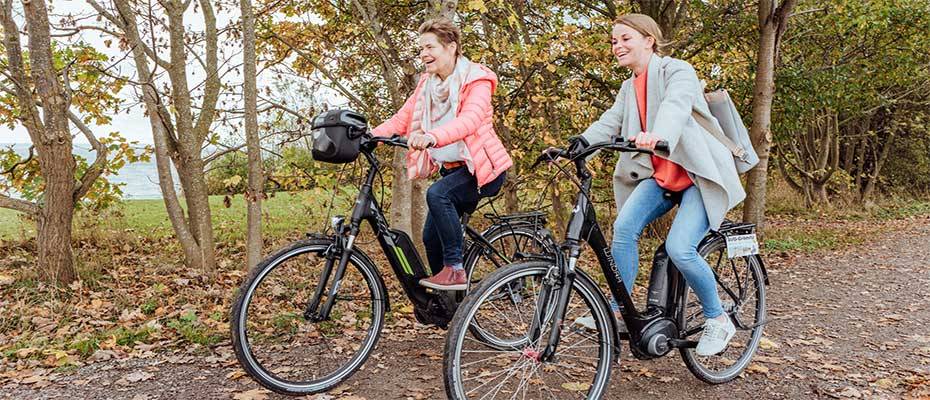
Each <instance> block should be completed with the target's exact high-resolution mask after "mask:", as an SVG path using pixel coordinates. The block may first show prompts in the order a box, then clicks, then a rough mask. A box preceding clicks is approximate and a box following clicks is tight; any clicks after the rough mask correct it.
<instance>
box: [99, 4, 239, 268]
mask: <svg viewBox="0 0 930 400" xmlns="http://www.w3.org/2000/svg"><path fill="white" fill-rule="evenodd" d="M86 1H87V3H88V4H90V5H91V6H92V7H93V8H94V9H95V10H97V11H98V12H99V13H100V15H102V16H103V17H104V18H106V19H107V20H109V21H110V22H111V23H113V24H114V25H116V26H117V27H118V28H119V29H120V31H121V32H120V33H121V34H122V36H121V37H120V38H121V40H126V41H127V42H128V43H129V47H130V50H131V51H132V57H133V61H134V64H135V67H136V72H137V76H138V80H139V81H140V82H139V87H140V88H141V92H142V100H143V102H144V104H145V108H146V111H147V114H148V116H149V123H150V125H151V128H152V137H153V139H154V144H155V161H156V166H157V168H158V181H159V186H160V187H161V190H162V196H163V197H164V201H165V208H166V210H167V212H168V218H169V220H170V221H171V225H172V227H173V228H174V232H175V235H176V236H177V238H178V242H179V243H180V245H181V248H182V250H183V252H184V262H185V264H186V265H187V266H189V267H191V268H196V269H200V270H202V271H204V272H206V273H208V274H212V272H213V270H214V267H215V254H214V251H215V246H214V237H213V223H212V221H211V211H210V204H209V201H208V197H207V188H206V180H205V177H204V168H203V167H204V160H203V156H202V154H201V149H202V146H203V144H204V141H205V138H206V137H207V135H208V134H209V132H210V128H211V125H212V124H213V122H214V121H215V118H216V113H215V111H216V104H217V101H218V100H217V99H218V96H219V91H220V89H221V83H220V80H219V79H220V78H219V77H220V74H219V72H218V67H217V65H218V58H217V48H218V31H217V29H216V17H215V15H214V13H213V6H212V4H211V3H210V2H209V1H206V0H200V1H199V4H200V10H199V11H200V14H201V15H203V22H204V27H205V31H204V35H203V41H204V49H205V53H204V54H203V56H202V57H200V58H199V60H200V61H202V62H203V66H204V68H205V72H206V81H205V82H204V85H203V93H202V96H201V98H202V100H201V104H200V105H199V107H197V109H198V110H199V111H200V112H199V114H198V115H196V117H195V115H194V113H193V110H194V106H193V104H192V99H191V91H190V89H189V86H188V82H187V79H188V72H189V71H187V68H186V67H187V54H186V52H187V51H188V49H187V47H186V45H185V40H186V39H187V37H188V35H187V32H185V25H184V18H183V17H184V13H185V10H186V8H187V7H189V6H190V4H191V2H189V1H186V2H181V1H178V0H166V1H164V2H160V3H159V4H161V6H162V7H164V11H165V14H167V22H168V27H167V28H168V46H167V47H168V49H169V54H170V60H165V59H163V58H162V57H161V56H160V55H159V54H158V53H157V52H156V49H159V48H160V47H155V48H153V47H150V46H149V45H148V44H147V43H146V42H145V41H143V39H142V37H141V36H140V31H139V28H138V24H137V22H136V18H137V16H138V15H142V16H143V17H144V18H160V16H155V15H153V10H148V11H149V12H148V13H139V12H136V10H134V9H133V8H132V5H131V3H130V2H129V1H127V0H114V1H113V4H114V6H115V10H114V11H115V14H114V13H112V12H111V11H110V10H108V9H106V8H104V7H103V6H101V5H100V3H98V2H97V1H96V0H86ZM133 4H134V3H133ZM140 6H144V5H140ZM153 40H155V39H154V38H153ZM160 46H163V44H162V45H160ZM149 59H151V60H152V61H153V62H154V63H155V64H156V67H161V68H164V69H165V70H166V71H167V73H168V74H167V75H168V78H169V80H168V83H170V89H171V93H170V97H171V98H170V103H168V102H164V101H163V100H162V96H161V95H160V94H159V93H157V92H156V90H155V87H156V86H160V85H158V84H157V83H155V82H154V81H153V74H152V70H151V68H150V66H149ZM169 107H170V111H169ZM172 163H173V164H174V167H175V169H176V170H177V173H178V178H179V180H180V183H181V187H182V189H183V191H184V198H185V200H186V205H187V215H186V216H185V212H184V209H183V208H182V206H181V202H180V201H179V199H178V196H177V192H176V190H175V188H174V178H173V177H172V175H171V164H172Z"/></svg>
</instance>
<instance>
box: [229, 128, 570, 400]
mask: <svg viewBox="0 0 930 400" xmlns="http://www.w3.org/2000/svg"><path fill="white" fill-rule="evenodd" d="M339 112H343V111H339ZM338 118H342V119H347V120H348V122H345V121H344V122H345V123H342V128H344V129H343V131H344V132H342V133H338V132H337V133H336V136H337V137H335V138H334V139H335V140H336V141H339V140H344V139H348V141H347V142H346V143H348V146H349V147H350V148H351V147H352V146H357V147H355V149H357V150H355V151H356V154H355V157H354V158H357V153H361V154H363V155H364V156H365V159H366V160H367V161H368V164H369V169H368V173H367V176H366V177H365V180H364V182H363V183H362V184H361V186H360V188H359V193H358V196H357V199H356V201H355V205H354V207H353V208H352V214H351V217H350V218H349V219H348V220H346V218H344V217H341V216H340V217H335V218H333V221H332V224H333V228H334V233H332V234H330V235H325V234H308V238H307V239H306V240H301V241H298V242H295V243H293V244H291V245H289V246H286V247H285V248H283V249H281V250H279V251H277V252H275V253H274V254H272V255H271V256H269V257H267V258H266V259H265V260H264V261H263V262H261V263H260V264H259V265H258V266H256V267H255V268H254V269H253V270H252V271H251V273H250V274H249V277H248V279H246V281H245V282H244V283H243V284H242V286H241V288H240V289H239V295H238V298H237V300H236V301H235V302H234V305H233V309H232V315H231V322H230V328H231V334H232V344H233V347H234V348H235V351H236V357H237V358H238V360H239V363H240V365H242V367H243V368H244V369H245V371H246V372H248V373H249V375H251V376H252V377H253V378H254V379H256V380H257V381H258V382H259V383H260V384H261V385H262V386H264V387H266V388H268V389H271V390H273V391H275V392H278V393H282V394H289V395H305V394H312V393H318V392H322V391H326V390H328V389H331V388H333V387H334V386H336V385H338V384H339V383H340V382H342V381H343V380H345V379H347V378H348V377H349V376H351V375H352V374H353V373H354V372H355V371H356V370H357V369H358V368H360V367H361V366H362V364H363V363H364V362H365V361H366V359H367V358H368V356H369V355H370V354H371V352H372V351H373V350H374V348H375V345H376V344H377V342H378V339H379V337H380V334H381V330H382V327H383V325H384V322H385V318H389V316H388V314H387V312H388V311H389V310H390V303H389V298H388V290H387V288H386V286H385V282H384V280H383V278H382V275H381V272H380V271H379V270H378V268H377V266H376V265H377V264H376V263H375V261H374V260H373V259H372V258H370V257H369V256H368V255H366V254H365V253H364V252H363V251H362V250H361V249H360V248H358V246H357V245H356V244H357V243H356V238H357V237H358V235H359V232H360V228H361V224H362V222H363V221H367V222H368V223H369V224H370V225H371V227H372V229H373V230H374V233H375V235H376V236H377V238H378V243H379V244H380V246H381V250H382V251H383V253H384V257H385V258H386V259H387V263H388V264H389V265H390V266H391V269H393V271H394V273H395V274H396V275H397V278H398V281H399V282H400V286H401V288H402V289H403V291H404V292H405V293H406V295H407V297H408V298H409V299H410V301H411V302H412V303H413V313H414V315H415V317H416V319H417V320H418V321H419V322H421V323H424V324H432V325H438V326H441V327H445V326H446V324H447V323H448V321H449V320H450V319H451V318H452V315H453V313H454V311H455V307H456V305H457V302H458V301H461V298H462V297H464V293H462V292H441V291H433V290H431V289H427V288H424V287H422V286H420V285H419V283H418V282H419V281H420V279H423V278H426V277H429V276H430V271H429V269H428V268H426V267H424V264H423V262H422V261H421V259H420V256H419V254H418V253H417V250H416V248H415V247H414V245H413V242H412V241H411V240H410V237H409V236H408V235H407V234H406V233H404V232H403V231H400V230H396V229H391V228H390V226H389V224H388V222H387V220H386V219H385V217H384V213H383V212H382V210H381V207H380V205H379V204H378V202H377V201H376V199H375V196H374V195H373V193H372V186H373V184H374V179H375V177H376V175H377V174H378V173H379V168H380V163H379V161H378V159H377V158H376V157H375V155H374V149H375V147H376V146H377V145H378V144H379V143H382V144H385V145H389V146H400V147H406V142H405V140H404V139H401V138H397V137H394V138H380V137H372V136H371V135H370V134H369V133H368V131H367V124H366V123H364V120H363V119H362V120H358V119H360V118H363V117H360V116H359V115H357V114H355V115H348V117H347V116H346V115H340V116H338ZM338 118H337V119H338ZM353 118H354V119H355V120H353ZM337 123H339V122H338V121H337ZM314 125H317V124H316V123H315V124H314ZM315 127H316V126H315ZM316 134H319V132H317V133H316ZM340 135H343V136H340ZM323 141H325V140H324V139H323V138H316V139H315V142H323ZM353 141H354V142H353ZM342 145H343V146H345V145H346V144H345V143H343V144H342ZM318 146H321V145H320V144H319V143H314V148H315V151H316V147H318ZM349 153H351V151H350V152H349ZM314 154H315V156H314V157H315V158H317V155H316V153H314ZM319 158H323V159H325V160H327V161H328V160H334V159H336V158H338V157H328V158H327V157H319ZM350 159H353V157H351V154H350V156H349V157H343V159H342V161H339V162H349V161H346V160H350ZM487 217H488V219H489V220H490V221H491V222H492V225H491V226H490V227H488V228H487V229H485V230H483V231H482V232H480V233H479V232H478V231H476V230H475V229H473V228H472V227H470V226H468V225H467V222H468V214H465V215H464V216H463V226H465V232H464V233H463V235H465V246H464V249H465V251H464V256H465V262H464V266H465V268H466V269H467V271H468V276H469V287H471V285H472V284H473V283H474V282H476V281H477V280H479V279H480V277H481V276H482V275H484V274H486V273H488V272H489V271H491V270H493V269H496V268H498V267H500V266H503V265H506V264H509V263H512V262H514V261H516V260H519V259H535V258H541V257H543V256H542V255H543V254H545V253H546V252H550V253H551V252H553V251H555V250H551V251H550V250H545V249H544V248H543V247H542V246H543V244H544V243H543V242H542V239H540V238H545V237H546V236H547V235H548V233H546V232H544V231H541V229H544V228H543V226H545V215H544V214H543V213H541V212H530V213H523V214H515V215H506V216H495V215H487ZM432 272H433V273H436V272H438V271H432ZM471 329H472V330H473V332H474V333H475V335H476V337H481V338H482V340H487V341H488V343H489V344H490V345H492V346H501V345H505V344H507V343H508V342H506V341H502V340H501V339H499V338H495V337H493V336H492V335H489V334H487V333H486V331H485V330H484V328H483V327H482V323H481V322H480V321H476V322H475V324H474V325H473V326H472V327H471Z"/></svg>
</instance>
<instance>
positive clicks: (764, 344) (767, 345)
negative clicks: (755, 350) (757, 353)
mask: <svg viewBox="0 0 930 400" xmlns="http://www.w3.org/2000/svg"><path fill="white" fill-rule="evenodd" d="M779 347H780V346H779V345H778V344H777V343H775V342H773V341H771V340H769V338H765V337H764V338H762V339H761V340H759V348H761V349H763V350H772V349H777V348H779Z"/></svg>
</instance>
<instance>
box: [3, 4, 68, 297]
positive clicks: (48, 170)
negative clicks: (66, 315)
mask: <svg viewBox="0 0 930 400" xmlns="http://www.w3.org/2000/svg"><path fill="white" fill-rule="evenodd" d="M12 7H13V4H12V0H7V1H6V2H3V3H2V8H3V9H2V10H0V23H2V25H3V31H4V47H5V48H6V52H7V62H6V64H7V69H8V70H9V72H10V74H9V75H8V76H10V77H11V79H13V80H17V79H18V80H19V81H18V82H16V84H15V86H16V89H15V91H16V95H17V100H18V103H19V105H20V109H21V111H20V116H19V118H20V120H21V121H22V122H23V125H24V126H25V127H26V129H27V131H28V132H29V136H30V139H31V140H32V142H33V145H34V146H35V147H36V150H38V157H39V170H40V172H41V175H42V179H43V180H44V181H45V188H44V189H43V192H42V204H41V205H37V204H31V207H28V208H29V209H32V210H33V211H34V213H33V215H35V216H36V221H37V224H36V225H37V235H36V242H37V247H38V250H39V251H38V268H39V271H40V273H41V274H43V275H44V276H45V277H46V278H47V279H48V280H50V281H53V282H56V283H59V284H68V283H71V282H72V281H74V280H75V278H76V274H75V271H74V262H73V259H72V253H71V221H72V218H73V216H74V206H75V202H76V199H77V198H78V197H79V196H78V194H79V193H82V190H83V187H82V186H81V185H79V184H78V182H77V181H76V180H75V178H74V173H75V162H74V158H73V157H72V156H71V150H72V147H71V146H72V142H71V134H70V129H69V127H68V113H69V108H70V102H71V99H70V92H68V88H67V87H64V85H62V83H61V82H60V81H59V77H58V71H57V70H56V68H55V63H54V57H53V55H52V45H51V32H50V31H51V26H50V24H49V20H48V8H47V6H46V4H45V1H44V0H32V1H24V2H23V11H24V13H23V14H24V17H25V20H26V32H27V34H28V38H29V40H28V46H29V61H30V67H31V68H30V71H29V73H30V75H31V76H29V77H27V75H26V69H25V66H24V65H25V64H24V62H23V58H22V56H23V53H24V52H23V51H22V49H21V46H20V37H19V29H18V27H17V26H16V23H15V22H14V20H13V13H12ZM30 81H31V82H32V83H33V84H34V85H35V87H34V90H35V92H34V93H35V95H38V98H36V97H35V96H34V94H33V92H32V89H31V88H29V82H30ZM38 103H40V104H41V105H42V112H41V114H40V113H39V110H38V108H37V104H38ZM11 201H12V200H11ZM14 203H16V202H15V201H14ZM21 203H23V202H20V203H19V205H22V204H21Z"/></svg>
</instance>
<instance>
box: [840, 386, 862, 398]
mask: <svg viewBox="0 0 930 400" xmlns="http://www.w3.org/2000/svg"><path fill="white" fill-rule="evenodd" d="M837 395H838V396H840V397H847V398H854V399H858V398H860V397H862V392H860V391H859V389H856V388H854V387H852V386H847V387H846V389H843V390H842V391H841V392H839V393H837Z"/></svg>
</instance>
